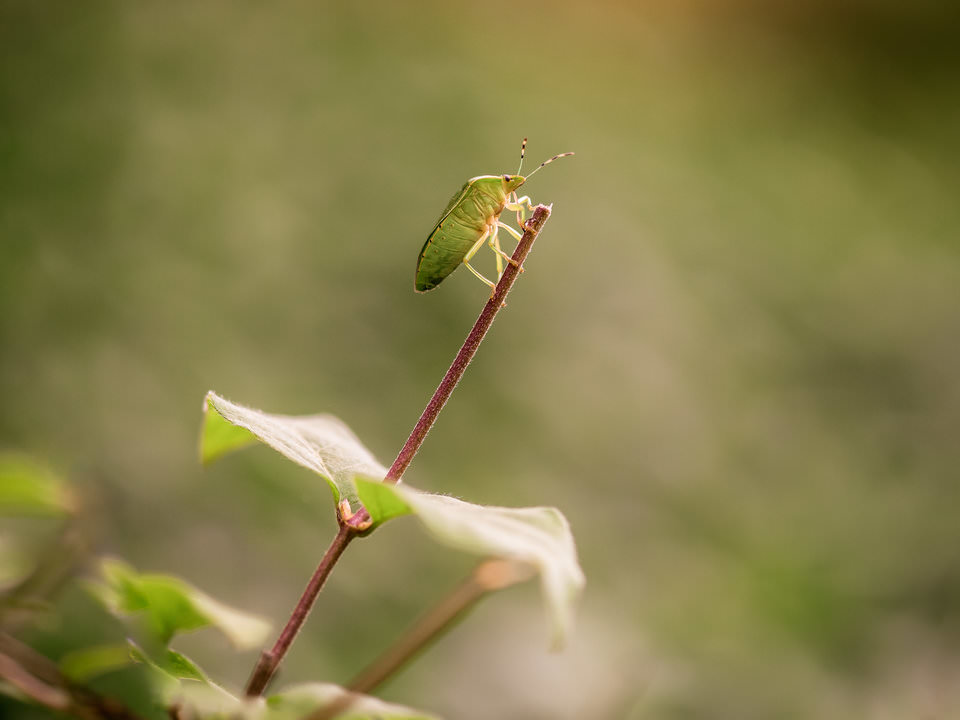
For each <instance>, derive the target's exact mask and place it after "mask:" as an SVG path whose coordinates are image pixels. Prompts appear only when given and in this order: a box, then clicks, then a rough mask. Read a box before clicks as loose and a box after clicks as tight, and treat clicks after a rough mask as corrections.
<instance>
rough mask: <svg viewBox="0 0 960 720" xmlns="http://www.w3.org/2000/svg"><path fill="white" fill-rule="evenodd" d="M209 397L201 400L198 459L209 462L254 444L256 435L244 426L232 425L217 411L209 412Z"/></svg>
mask: <svg viewBox="0 0 960 720" xmlns="http://www.w3.org/2000/svg"><path fill="white" fill-rule="evenodd" d="M209 408H210V398H209V397H207V398H204V401H203V430H202V431H201V433H200V461H201V462H203V463H210V462H213V461H214V460H218V459H219V458H221V457H223V456H224V455H226V454H227V453H230V452H233V451H234V450H241V449H243V448H245V447H248V446H250V445H256V443H257V437H256V435H254V434H253V433H252V432H250V431H249V430H247V429H246V428H242V427H240V426H239V425H233V424H232V423H230V422H228V421H227V420H225V419H224V417H223V415H221V414H220V413H218V412H209Z"/></svg>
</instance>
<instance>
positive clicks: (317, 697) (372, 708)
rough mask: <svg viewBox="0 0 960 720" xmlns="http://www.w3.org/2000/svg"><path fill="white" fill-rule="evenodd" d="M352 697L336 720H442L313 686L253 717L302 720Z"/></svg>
mask: <svg viewBox="0 0 960 720" xmlns="http://www.w3.org/2000/svg"><path fill="white" fill-rule="evenodd" d="M350 695H352V696H353V698H354V699H353V700H351V702H350V706H349V708H347V709H345V710H343V711H341V712H339V713H338V714H337V715H335V716H334V718H336V720H439V719H438V718H437V716H436V715H430V714H429V713H425V712H422V711H420V710H413V709H411V708H408V707H404V706H402V705H394V704H392V703H386V702H383V701H382V700H378V699H376V698H373V697H369V696H367V695H356V694H353V693H350V692H349V691H347V690H345V689H344V688H342V687H339V686H337V685H330V684H327V683H310V684H305V685H296V686H294V687H291V688H289V689H288V690H285V691H284V692H282V693H279V694H277V695H271V696H270V697H268V698H267V700H266V705H265V707H263V709H262V710H261V711H260V712H258V713H254V714H253V715H252V718H255V719H256V720H300V719H301V718H305V717H307V716H309V715H310V713H313V712H315V711H317V710H319V709H321V708H324V707H327V706H328V705H331V704H333V703H339V702H343V701H344V700H345V699H346V698H347V697H348V696H350Z"/></svg>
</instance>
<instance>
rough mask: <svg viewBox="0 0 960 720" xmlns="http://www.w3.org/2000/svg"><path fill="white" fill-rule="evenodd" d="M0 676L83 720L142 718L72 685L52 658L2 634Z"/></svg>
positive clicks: (47, 704) (38, 699) (39, 700)
mask: <svg viewBox="0 0 960 720" xmlns="http://www.w3.org/2000/svg"><path fill="white" fill-rule="evenodd" d="M0 678H2V679H3V680H6V681H7V682H8V683H10V684H11V685H12V686H13V687H15V688H16V689H17V690H19V691H20V692H21V693H23V695H25V696H26V697H28V698H29V699H31V700H33V701H34V702H36V703H38V704H40V705H43V706H44V707H48V708H50V709H52V710H57V711H59V712H64V713H69V714H70V715H73V716H75V717H79V718H83V720H141V716H140V715H138V714H137V713H135V712H133V711H132V710H130V709H129V708H128V707H126V706H125V705H122V704H121V703H119V702H117V701H116V700H114V699H112V698H108V697H104V696H102V695H98V694H97V693H94V692H92V691H91V690H88V689H86V688H79V687H76V686H74V685H72V684H71V683H70V682H69V681H68V680H67V679H66V678H65V677H64V676H63V674H62V673H61V672H60V668H59V667H57V664H56V663H55V662H53V661H52V660H51V659H50V658H48V657H46V656H44V655H41V654H40V653H38V652H37V651H36V650H34V649H33V648H31V647H29V646H27V645H24V644H23V643H21V642H20V641H19V640H17V639H16V638H14V637H12V636H10V635H7V634H6V633H4V634H0Z"/></svg>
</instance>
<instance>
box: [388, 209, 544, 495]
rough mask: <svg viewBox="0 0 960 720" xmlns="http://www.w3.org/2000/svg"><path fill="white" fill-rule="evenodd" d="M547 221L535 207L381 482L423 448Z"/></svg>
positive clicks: (399, 473) (395, 477)
mask: <svg viewBox="0 0 960 720" xmlns="http://www.w3.org/2000/svg"><path fill="white" fill-rule="evenodd" d="M549 217H550V208H549V207H547V206H546V205H538V206H537V207H536V208H535V209H534V211H533V217H532V218H530V219H529V220H528V221H527V223H526V225H525V227H524V230H525V232H524V233H523V237H522V238H521V239H520V244H519V245H517V249H516V250H515V251H514V253H513V262H511V263H509V264H508V265H507V269H506V270H504V272H503V277H501V278H500V282H498V283H497V287H496V289H495V290H494V292H493V296H492V297H491V298H490V300H489V301H487V304H486V305H485V306H484V307H483V311H482V312H481V313H480V317H479V318H477V322H476V323H475V324H474V326H473V329H472V330H471V331H470V334H469V335H467V339H466V340H465V341H464V343H463V347H461V348H460V352H458V353H457V356H456V357H455V358H454V359H453V363H452V364H451V365H450V369H449V370H447V374H446V375H444V376H443V380H442V381H441V382H440V386H439V387H438V388H437V390H436V392H435V393H434V394H433V397H432V398H430V402H429V403H427V407H426V408H425V409H424V411H423V414H422V415H421V416H420V419H419V420H418V421H417V424H416V425H415V426H414V428H413V432H412V433H410V437H409V438H407V442H406V443H405V444H404V446H403V448H401V450H400V454H399V455H397V459H396V460H394V461H393V465H391V466H390V470H389V472H387V477H386V478H384V481H385V482H389V483H396V482H399V481H400V478H401V477H403V473H404V472H406V470H407V468H408V467H409V466H410V463H411V462H412V461H413V456H414V455H416V454H417V451H418V450H419V449H420V446H421V445H422V444H423V440H424V438H426V437H427V433H428V432H430V428H431V427H433V423H434V422H436V420H437V416H438V415H439V414H440V411H441V410H442V409H443V406H444V405H445V404H446V402H447V400H448V399H449V398H450V394H451V393H452V392H453V389H454V388H455V387H456V386H457V383H458V382H460V378H462V377H463V373H464V372H465V371H466V369H467V366H468V365H469V364H470V361H471V360H472V359H473V356H474V355H475V354H476V352H477V348H478V347H480V343H481V341H482V340H483V336H484V335H486V334H487V330H489V329H490V326H491V325H492V324H493V319H494V318H495V317H496V316H497V313H498V312H500V308H502V307H503V305H504V302H503V300H504V298H506V296H507V293H508V292H510V288H511V287H513V283H514V281H515V280H516V279H517V276H518V275H519V274H520V268H521V267H522V266H523V261H524V260H525V259H526V257H527V254H528V253H529V252H530V248H531V247H533V241H534V240H536V239H537V235H539V234H540V230H541V229H542V228H543V224H544V223H545V222H546V221H547V218H549Z"/></svg>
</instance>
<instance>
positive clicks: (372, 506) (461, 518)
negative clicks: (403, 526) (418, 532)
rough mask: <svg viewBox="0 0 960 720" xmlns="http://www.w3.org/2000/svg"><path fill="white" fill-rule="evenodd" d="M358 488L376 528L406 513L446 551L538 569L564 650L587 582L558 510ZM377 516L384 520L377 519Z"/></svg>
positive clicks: (361, 484)
mask: <svg viewBox="0 0 960 720" xmlns="http://www.w3.org/2000/svg"><path fill="white" fill-rule="evenodd" d="M357 487H358V492H359V494H360V499H361V501H362V502H363V503H364V505H365V506H366V507H367V509H368V511H370V514H371V517H373V518H374V520H375V521H377V522H385V521H386V520H389V519H390V518H391V517H396V516H398V515H401V514H404V511H403V508H406V512H407V513H412V514H414V515H416V516H417V518H418V519H419V520H420V522H422V523H423V525H424V526H425V527H426V528H427V530H428V531H429V532H430V533H431V534H432V535H433V536H434V537H435V538H436V539H437V540H439V541H440V542H442V543H444V544H446V545H450V546H452V547H455V548H458V549H460V550H464V551H466V552H469V553H475V554H477V555H486V556H494V557H500V558H508V559H510V560H515V561H519V562H523V563H526V564H528V565H531V566H532V567H534V568H535V569H536V570H537V571H538V572H539V574H540V583H541V587H542V589H543V597H544V601H545V603H546V605H547V610H548V612H549V615H550V618H551V623H552V626H553V643H552V644H553V647H555V648H559V647H561V646H562V645H563V643H564V641H565V639H566V637H567V635H568V634H569V632H570V628H571V625H572V623H573V606H574V602H575V600H576V598H577V596H578V595H579V593H580V590H581V589H582V588H583V585H584V582H585V581H584V577H583V571H582V570H581V569H580V564H579V563H578V561H577V548H576V545H575V544H574V541H573V535H572V534H571V532H570V526H569V524H568V523H567V520H566V518H565V517H564V516H563V514H562V513H561V512H560V511H559V510H557V509H556V508H551V507H533V508H504V507H488V506H483V505H473V504H471V503H467V502H463V501H462V500H457V499H456V498H452V497H447V496H446V495H433V494H430V493H425V492H421V491H419V490H416V489H414V488H412V487H410V486H409V485H389V484H385V483H382V482H381V483H374V482H368V481H364V480H358V482H357ZM375 512H383V513H384V514H383V515H381V516H377V515H375V514H374V513H375Z"/></svg>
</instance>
